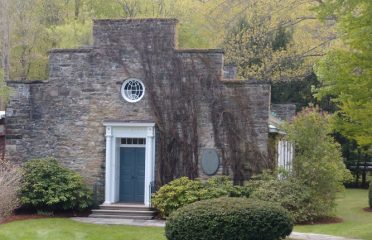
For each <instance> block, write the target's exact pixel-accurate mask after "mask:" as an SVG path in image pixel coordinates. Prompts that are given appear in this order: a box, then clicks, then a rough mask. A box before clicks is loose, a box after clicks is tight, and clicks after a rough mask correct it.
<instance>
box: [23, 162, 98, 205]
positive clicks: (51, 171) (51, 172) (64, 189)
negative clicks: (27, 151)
mask: <svg viewBox="0 0 372 240" xmlns="http://www.w3.org/2000/svg"><path fill="white" fill-rule="evenodd" d="M91 196H92V194H91V191H90V190H89V189H88V188H87V187H86V185H85V184H84V181H83V178H82V177H81V176H80V175H79V174H78V173H76V172H74V171H72V170H70V169H67V168H65V167H63V166H61V165H60V164H59V163H58V162H57V160H56V159H53V158H41V159H33V160H30V161H28V162H27V163H26V164H25V165H24V166H23V180H22V187H21V203H22V204H23V205H24V206H26V207H31V208H34V209H36V210H41V211H55V210H83V209H85V208H88V207H89V206H90V205H91V203H92V197H91Z"/></svg>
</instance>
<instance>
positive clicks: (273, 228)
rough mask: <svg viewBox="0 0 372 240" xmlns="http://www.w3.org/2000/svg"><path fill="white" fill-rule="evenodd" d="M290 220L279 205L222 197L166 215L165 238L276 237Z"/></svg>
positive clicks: (230, 239)
mask: <svg viewBox="0 0 372 240" xmlns="http://www.w3.org/2000/svg"><path fill="white" fill-rule="evenodd" d="M292 229H293V223H292V219H291V217H290V215H289V214H288V212H287V211H286V210H285V209H284V208H282V207H280V206H279V205H276V204H273V203H269V202H264V201H257V200H251V199H247V198H229V197H222V198H216V199H209V200H204V201H199V202H195V203H192V204H189V205H187V206H184V207H182V208H180V209H178V210H177V211H175V212H173V213H172V214H171V215H170V217H169V218H168V219H167V222H166V226H165V235H166V237H167V239H168V240H190V239H193V240H221V239H224V240H243V239H244V240H277V239H283V238H285V237H286V236H288V235H289V234H290V233H291V232H292Z"/></svg>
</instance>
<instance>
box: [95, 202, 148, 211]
mask: <svg viewBox="0 0 372 240" xmlns="http://www.w3.org/2000/svg"><path fill="white" fill-rule="evenodd" d="M99 208H100V209H107V210H136V211H149V210H150V211H154V210H155V209H154V208H149V207H146V206H144V205H134V204H133V205H131V204H110V205H100V206H99Z"/></svg>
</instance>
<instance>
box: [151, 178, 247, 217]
mask: <svg viewBox="0 0 372 240" xmlns="http://www.w3.org/2000/svg"><path fill="white" fill-rule="evenodd" d="M222 196H229V197H248V196H249V191H247V189H246V188H244V187H241V186H234V185H233V183H232V181H231V179H230V178H229V177H226V176H218V177H212V178H210V179H209V180H208V181H206V182H202V181H200V180H191V179H189V178H187V177H181V178H178V179H175V180H173V181H172V182H170V183H168V184H166V185H164V186H162V187H161V188H160V189H159V190H158V191H157V192H156V193H155V194H154V196H153V198H152V204H153V206H154V207H155V208H157V209H158V210H159V212H160V215H161V216H162V217H167V216H169V215H170V214H171V213H172V212H173V211H175V210H177V209H178V208H180V207H182V206H185V205H187V204H190V203H193V202H196V201H200V200H205V199H211V198H218V197H222Z"/></svg>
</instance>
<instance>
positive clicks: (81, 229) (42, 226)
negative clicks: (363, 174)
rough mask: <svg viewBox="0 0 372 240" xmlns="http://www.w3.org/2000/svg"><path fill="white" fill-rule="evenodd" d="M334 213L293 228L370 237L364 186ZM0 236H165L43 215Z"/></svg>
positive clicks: (60, 239)
mask: <svg viewBox="0 0 372 240" xmlns="http://www.w3.org/2000/svg"><path fill="white" fill-rule="evenodd" d="M337 202H338V207H337V215H338V216H339V217H341V218H343V219H344V222H342V223H336V224H319V225H306V226H296V227H295V229H294V230H295V231H297V232H312V233H324V234H330V235H335V236H345V237H354V238H361V239H365V240H372V213H369V212H364V211H363V210H362V208H364V207H366V206H367V191H366V190H347V191H346V192H345V193H344V194H342V196H340V198H339V199H338V200H337ZM0 239H1V240H13V239H14V240H49V239H52V240H101V239H105V240H106V239H107V240H119V239H120V240H165V237H164V229H163V228H157V227H131V226H113V225H94V224H85V223H79V222H75V221H73V220H70V219H62V218H44V219H35V220H26V221H17V222H12V223H8V224H3V225H0Z"/></svg>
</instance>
